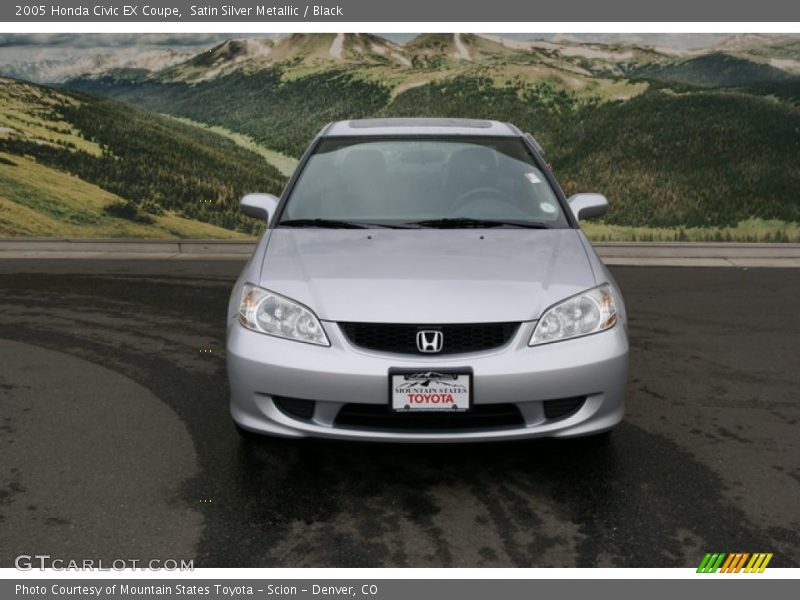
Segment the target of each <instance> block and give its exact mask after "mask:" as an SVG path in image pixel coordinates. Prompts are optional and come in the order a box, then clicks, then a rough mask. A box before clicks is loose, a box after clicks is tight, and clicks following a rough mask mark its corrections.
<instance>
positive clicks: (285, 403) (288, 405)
mask: <svg viewBox="0 0 800 600" xmlns="http://www.w3.org/2000/svg"><path fill="white" fill-rule="evenodd" d="M272 401H273V402H274V403H275V406H277V407H278V410H279V411H281V412H282V413H283V414H285V415H286V416H288V417H293V418H295V419H310V418H311V417H313V416H314V401H313V400H301V399H300V398H284V397H283V396H273V397H272Z"/></svg>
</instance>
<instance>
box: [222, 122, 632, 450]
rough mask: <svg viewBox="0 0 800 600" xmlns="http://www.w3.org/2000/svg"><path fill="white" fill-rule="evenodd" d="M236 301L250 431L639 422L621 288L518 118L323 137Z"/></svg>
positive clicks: (267, 207)
mask: <svg viewBox="0 0 800 600" xmlns="http://www.w3.org/2000/svg"><path fill="white" fill-rule="evenodd" d="M241 207H242V210H243V211H244V212H245V213H246V214H248V215H250V216H254V217H257V218H261V219H264V220H266V221H267V223H268V226H267V228H266V230H265V233H264V235H263V236H262V237H261V239H260V240H259V242H258V245H257V247H256V249H255V251H254V253H253V255H252V257H251V258H250V260H249V262H248V263H247V265H246V266H245V267H244V270H243V271H242V274H241V276H240V277H239V279H238V280H237V282H236V284H235V286H234V289H233V293H232V294H231V300H230V304H229V308H228V314H227V321H228V334H227V368H228V379H229V384H230V391H231V395H230V411H231V416H232V417H233V420H234V422H235V423H236V425H237V427H238V428H239V430H240V432H242V433H243V434H245V435H248V434H252V433H260V434H268V435H274V436H283V437H321V438H337V439H348V440H373V441H402V442H456V441H459V442H460V441H489V440H511V439H522V438H534V437H577V436H587V435H598V434H605V433H607V432H609V431H611V429H612V428H613V427H614V426H615V425H617V424H618V423H619V422H620V421H621V420H622V418H623V413H624V405H625V385H626V379H627V370H628V339H627V334H626V315H625V307H624V305H623V301H622V296H621V294H620V291H619V289H618V287H617V285H616V283H615V282H614V280H613V278H612V277H611V274H610V273H609V272H608V270H607V269H606V268H605V266H604V265H603V264H602V262H601V261H600V259H599V258H598V256H597V254H596V253H595V252H594V250H593V248H592V246H591V244H590V243H589V241H588V240H587V239H586V237H585V235H584V234H583V232H582V231H581V229H580V227H579V224H578V221H579V220H580V219H585V218H589V217H593V216H598V215H601V214H603V213H604V212H605V210H606V207H607V202H606V200H605V198H604V197H603V196H601V195H599V194H577V195H575V196H573V197H571V198H569V199H567V198H565V197H564V194H563V192H562V191H561V189H560V188H559V186H558V184H557V182H556V181H555V179H554V177H553V174H552V173H551V172H550V169H549V168H548V165H547V163H546V162H545V159H544V152H543V150H542V148H541V146H540V145H539V144H538V143H537V142H536V140H535V139H534V138H533V137H532V136H531V135H529V134H524V133H522V132H521V131H520V130H519V129H517V128H516V127H514V126H513V125H509V124H505V123H498V122H494V121H480V120H464V119H368V120H360V121H344V122H338V123H332V124H330V125H328V126H326V127H325V128H324V129H323V130H322V131H321V132H320V133H319V135H318V136H317V137H316V138H315V139H314V140H313V141H312V143H311V145H310V146H309V148H308V150H307V151H306V153H305V155H304V156H303V158H302V160H301V161H300V164H299V166H298V168H297V170H296V172H295V174H294V175H293V176H292V178H291V179H290V180H289V183H288V184H287V186H286V189H285V190H284V192H283V194H282V197H281V198H280V199H278V198H277V197H275V196H271V195H268V194H250V195H248V196H245V197H244V198H243V199H242V202H241Z"/></svg>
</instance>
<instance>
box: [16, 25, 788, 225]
mask: <svg viewBox="0 0 800 600" xmlns="http://www.w3.org/2000/svg"><path fill="white" fill-rule="evenodd" d="M0 52H2V50H0ZM148 52H149V53H148V54H147V55H144V54H143V55H142V56H141V57H140V60H136V59H135V58H134V57H131V56H128V57H127V59H126V60H125V61H124V62H121V61H119V60H112V59H109V58H108V57H106V59H105V62H103V61H102V60H99V59H98V60H92V59H91V57H87V58H86V61H87V62H86V65H87V66H86V68H85V69H77V68H75V67H74V66H73V68H72V70H69V69H67V70H66V71H64V72H63V73H62V74H61V75H58V74H57V73H56V71H57V69H56V67H55V66H53V65H52V64H50V65H39V69H40V70H39V71H38V72H39V73H42V72H44V69H45V67H47V68H50V69H51V70H52V69H55V70H53V71H52V73H51V78H52V79H53V80H55V81H58V82H59V86H58V87H43V86H38V85H34V84H32V83H29V82H23V81H20V80H16V79H4V80H3V81H2V83H0V106H2V107H3V110H2V113H0V234H4V235H9V234H13V233H15V231H14V228H15V227H16V226H17V225H15V224H16V223H18V222H19V219H20V218H21V217H15V218H16V219H17V220H14V219H11V218H10V217H9V216H8V214H9V212H10V211H12V209H13V211H16V212H17V213H19V212H20V211H21V210H22V209H23V208H24V209H25V210H27V211H29V212H28V213H26V219H33V215H34V214H42V215H45V216H49V218H51V219H55V220H63V219H61V218H60V217H59V215H57V214H56V213H53V212H52V210H55V209H56V208H57V207H58V202H57V199H53V200H52V202H50V203H44V204H42V203H40V204H38V205H36V203H35V202H34V201H33V200H31V198H32V197H34V196H35V194H34V192H32V191H30V190H29V191H27V192H26V193H24V194H21V193H16V195H13V194H11V192H10V191H9V190H11V191H13V190H14V189H17V188H18V189H23V188H25V185H29V186H30V185H33V183H35V182H36V181H39V182H41V181H42V179H41V178H40V177H38V176H35V175H33V174H31V175H30V177H29V179H28V180H25V181H23V178H22V177H21V176H20V177H16V179H15V176H14V175H13V173H18V174H20V173H23V171H31V170H35V169H47V170H48V172H52V173H54V175H53V176H54V177H55V176H56V174H58V175H62V176H65V177H69V178H71V180H72V181H73V182H77V181H80V182H81V184H82V185H84V184H85V185H89V186H93V188H95V189H96V190H95V192H94V196H97V195H98V194H99V195H103V194H105V195H104V196H103V198H105V200H103V202H104V203H105V204H104V203H103V202H101V203H99V204H97V206H98V207H100V206H101V205H102V208H101V209H98V210H100V212H97V211H95V212H96V214H95V213H93V214H95V216H94V217H92V218H96V219H98V221H97V223H105V225H102V227H101V226H100V225H92V224H83V225H81V226H82V227H84V229H85V231H86V232H87V233H88V232H90V230H91V229H92V228H95V229H97V231H102V234H103V235H116V234H119V235H138V234H140V233H141V232H142V231H144V230H147V231H151V232H153V235H156V234H164V235H166V234H170V235H208V236H212V235H223V234H224V235H235V234H236V232H239V233H242V234H246V233H252V232H253V231H254V230H255V228H256V227H257V225H256V224H254V223H252V222H251V221H250V220H249V219H246V218H244V217H241V216H239V215H238V214H237V212H236V202H237V199H238V196H239V195H240V194H241V193H244V192H247V191H255V190H259V191H267V192H273V193H279V192H280V190H281V188H282V186H283V184H284V183H285V180H286V176H287V174H288V173H289V172H290V171H291V167H292V164H293V161H294V160H296V158H297V157H299V155H300V153H301V152H302V150H303V148H304V147H305V145H306V144H307V143H308V141H309V140H310V138H311V137H312V136H313V135H314V134H315V133H316V132H317V131H318V130H319V129H320V128H321V127H322V126H323V125H324V124H325V123H327V122H328V121H331V120H338V119H348V118H360V117H367V116H412V115H414V116H450V117H474V118H493V119H500V120H507V121H511V122H513V123H515V124H516V125H518V126H519V127H521V128H522V129H524V130H527V131H530V132H532V133H533V134H534V135H535V136H536V137H537V139H539V141H540V142H541V143H542V145H543V146H544V147H545V150H546V152H547V159H548V160H549V161H551V162H552V164H553V165H554V169H555V173H556V175H557V176H558V178H559V180H560V182H561V184H562V186H563V187H564V188H565V192H566V193H567V194H571V193H574V192H577V191H600V192H603V193H605V194H606V195H607V196H608V197H609V199H610V200H611V206H612V208H611V210H610V212H609V214H608V215H607V217H606V219H605V222H606V224H608V225H609V226H635V227H645V226H646V227H665V228H718V229H719V228H724V227H732V226H736V225H737V224H739V223H743V222H748V221H753V220H758V221H760V222H772V223H780V224H782V225H781V226H780V227H779V229H778V230H780V231H781V232H782V233H781V235H780V236H779V235H777V234H776V235H775V239H785V238H786V236H787V233H786V232H787V231H793V232H795V233H794V234H793V235H796V234H797V223H798V222H800V196H798V190H800V39H799V38H797V37H791V36H776V35H739V36H733V37H729V38H726V39H723V40H720V41H718V42H717V43H715V44H714V45H712V46H709V47H705V48H702V49H693V50H683V49H676V48H674V47H671V48H667V47H660V46H653V45H644V44H641V43H632V42H625V41H613V42H611V43H598V42H585V41H575V40H573V39H571V38H567V37H564V36H562V37H560V38H556V39H551V40H520V39H506V38H503V37H499V36H492V35H476V34H422V35H418V36H416V37H414V38H412V39H410V40H408V41H406V42H405V43H402V44H401V43H398V42H395V41H392V40H389V39H385V38H382V37H379V36H376V35H371V34H294V35H289V36H285V37H282V38H279V39H271V38H263V37H261V38H259V37H245V38H241V39H228V40H225V41H223V42H221V43H219V44H216V45H214V46H212V47H209V48H207V49H205V50H202V51H199V52H186V51H185V49H184V50H181V51H180V52H178V51H171V52H169V51H162V52H161V54H158V55H156V54H153V52H152V51H148ZM3 62H4V61H3V60H2V57H1V55H0V64H2V63H3ZM34 68H36V65H35V64H34V65H30V64H29V65H28V69H29V70H32V69H34ZM0 70H2V67H0ZM79 71H81V72H79ZM30 72H33V71H30ZM6 73H7V74H8V75H12V76H15V77H20V76H24V75H25V73H23V72H21V71H20V69H17V70H16V71H13V70H9V69H6ZM9 163H14V165H13V166H12V165H11V164H9ZM15 182H16V183H15ZM23 183H25V185H23ZM25 189H27V188H25ZM109 194H110V195H111V196H108V195H109ZM94 196H93V197H94ZM112 196H113V198H112ZM23 197H24V198H27V200H25V199H24V198H23ZM34 205H35V206H34ZM75 206H76V207H77V208H76V210H77V209H78V208H79V207H80V202H78V203H77V204H76V205H75ZM48 207H49V208H48ZM13 211H12V212H13ZM48 211H51V212H48ZM70 218H72V219H73V220H75V221H76V223H78V224H80V221H81V219H82V218H86V219H88V218H89V217H86V216H84V217H77V216H73V217H70ZM115 219H116V220H115ZM165 219H171V220H178V219H180V220H183V221H181V222H182V223H183V222H184V221H185V227H184V228H183V229H182V228H181V227H178V225H177V224H176V223H177V221H175V222H172V221H170V223H169V224H166V223H165ZM117 221H119V223H121V224H124V225H125V227H123V226H122V225H120V224H119V223H118V224H117V225H112V224H114V223H117ZM26 222H27V221H26ZM190 225H191V226H190ZM784 225H785V226H784ZM76 226H77V225H76ZM195 226H196V227H213V228H214V229H213V230H212V229H208V230H206V229H192V227H195ZM53 227H55V225H53ZM115 228H117V229H115ZM126 228H127V229H126ZM132 228H133V229H135V230H136V231H133V229H132ZM778 230H776V231H778ZM115 232H117V233H115ZM137 232H138V233H137ZM223 232H224V233H223ZM16 233H19V234H22V233H27V234H33V235H35V234H44V233H47V231H46V230H43V229H41V227H40V226H39V225H35V224H33V222H30V223H28V227H27V228H20V229H18V230H17V231H16Z"/></svg>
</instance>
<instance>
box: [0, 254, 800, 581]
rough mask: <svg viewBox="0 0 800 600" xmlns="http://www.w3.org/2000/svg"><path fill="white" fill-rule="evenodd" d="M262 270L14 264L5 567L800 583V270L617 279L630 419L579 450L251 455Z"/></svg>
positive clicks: (8, 301) (396, 449)
mask: <svg viewBox="0 0 800 600" xmlns="http://www.w3.org/2000/svg"><path fill="white" fill-rule="evenodd" d="M240 267H241V263H239V262H227V261H214V262H209V263H201V262H195V261H164V262H161V261H139V262H136V261H115V260H105V261H102V260H101V261H92V260H74V261H73V260H64V261H52V260H41V261H38V260H6V261H0V566H3V567H7V566H13V558H14V557H15V556H16V555H18V554H23V553H25V554H33V553H47V554H51V555H53V556H60V557H64V558H77V559H80V558H108V559H113V558H137V557H140V558H148V559H150V558H157V559H165V558H178V559H180V558H184V559H190V558H193V559H195V566H207V567H225V566H237V567H249V566H288V567H296V566H297V567H301V566H333V567H379V566H414V567H428V566H487V567H488V566H558V567H561V566H631V567H644V566H695V565H697V564H698V563H699V561H700V559H701V558H702V556H703V554H704V553H705V552H706V551H722V552H732V551H745V552H773V553H775V558H774V559H773V562H772V563H771V566H774V567H778V566H798V565H800V533H798V532H800V513H798V510H797V507H798V506H800V460H799V459H800V436H799V435H798V432H799V431H800V429H798V418H800V394H799V393H798V389H799V388H800V370H799V369H798V365H800V362H799V361H798V357H799V356H800V353H799V352H798V348H799V347H800V344H799V343H798V342H799V341H800V311H798V310H797V298H798V297H800V271H799V270H782V269H752V270H747V269H735V268H725V269H714V268H698V269H688V268H667V267H663V268H645V267H630V268H625V267H618V268H614V269H613V272H614V275H615V277H616V278H617V280H618V282H619V284H620V285H621V287H622V289H623V292H624V294H625V299H626V302H627V305H628V312H629V315H630V318H631V322H630V337H631V346H632V347H631V375H630V384H629V388H628V397H627V399H628V414H627V417H626V420H625V422H624V423H623V424H622V425H621V426H620V427H619V428H618V429H617V430H616V431H615V432H614V435H613V436H612V438H611V441H610V443H609V444H608V445H606V446H597V445H594V444H590V443H585V442H583V441H580V440H573V441H535V442H514V443H502V444H479V445H422V446H418V445H414V446H404V445H383V444H380V445H378V444H358V443H341V442H324V441H289V440H266V439H265V440H263V441H261V442H259V443H256V444H248V443H246V442H243V441H242V440H240V438H239V436H238V435H237V434H236V432H235V431H234V428H233V426H232V424H231V421H230V419H229V417H228V414H227V404H226V403H227V382H226V377H225V369H224V367H225V365H224V334H225V323H224V314H225V307H226V303H227V298H228V294H229V290H230V287H231V285H232V283H233V280H234V279H235V277H236V275H237V274H238V271H239V269H240Z"/></svg>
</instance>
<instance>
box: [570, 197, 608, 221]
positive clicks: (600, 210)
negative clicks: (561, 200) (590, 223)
mask: <svg viewBox="0 0 800 600" xmlns="http://www.w3.org/2000/svg"><path fill="white" fill-rule="evenodd" d="M567 203H568V204H569V207H570V209H571V210H572V214H573V215H575V218H576V219H577V220H578V221H581V220H583V219H593V218H595V217H599V216H602V215H604V214H606V211H607V210H608V200H606V197H605V196H603V194H575V195H574V196H572V197H570V198H569V200H567Z"/></svg>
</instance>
